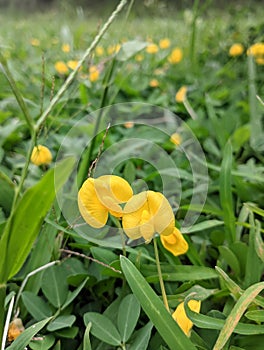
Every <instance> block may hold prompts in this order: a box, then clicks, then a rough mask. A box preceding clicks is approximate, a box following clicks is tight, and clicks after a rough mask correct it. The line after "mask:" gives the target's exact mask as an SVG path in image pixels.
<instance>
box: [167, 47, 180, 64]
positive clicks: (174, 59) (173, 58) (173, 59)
mask: <svg viewBox="0 0 264 350" xmlns="http://www.w3.org/2000/svg"><path fill="white" fill-rule="evenodd" d="M182 57H183V53H182V50H181V49H180V48H178V47H176V48H175V49H173V50H172V52H171V54H170V55H169V56H168V61H169V63H171V64H177V63H179V62H181V60H182Z"/></svg>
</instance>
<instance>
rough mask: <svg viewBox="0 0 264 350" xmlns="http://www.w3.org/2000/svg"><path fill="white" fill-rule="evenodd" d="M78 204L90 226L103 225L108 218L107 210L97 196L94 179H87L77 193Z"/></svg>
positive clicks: (98, 226) (97, 226)
mask: <svg viewBox="0 0 264 350" xmlns="http://www.w3.org/2000/svg"><path fill="white" fill-rule="evenodd" d="M78 206H79V210H80V213H81V215H82V217H83V218H84V220H85V221H86V222H87V224H89V225H90V226H92V227H95V228H100V227H103V226H104V225H105V224H106V222H107V219H108V210H107V208H106V207H105V206H104V205H103V204H102V203H101V201H100V200H99V199H98V197H97V192H96V190H95V180H94V179H91V178H89V179H87V180H86V181H85V182H84V183H83V185H82V187H81V188H80V190H79V193H78Z"/></svg>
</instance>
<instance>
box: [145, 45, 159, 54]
mask: <svg viewBox="0 0 264 350" xmlns="http://www.w3.org/2000/svg"><path fill="white" fill-rule="evenodd" d="M158 51H159V47H158V45H156V44H153V43H151V44H149V45H148V46H147V47H146V52H147V53H150V54H155V53H157V52H158Z"/></svg>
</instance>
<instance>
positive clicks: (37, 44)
mask: <svg viewBox="0 0 264 350" xmlns="http://www.w3.org/2000/svg"><path fill="white" fill-rule="evenodd" d="M30 44H31V45H32V46H39V45H40V41H39V39H36V38H32V39H31V40H30Z"/></svg>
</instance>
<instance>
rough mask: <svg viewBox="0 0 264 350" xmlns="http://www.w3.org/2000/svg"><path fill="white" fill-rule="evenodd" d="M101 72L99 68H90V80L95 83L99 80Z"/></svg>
mask: <svg viewBox="0 0 264 350" xmlns="http://www.w3.org/2000/svg"><path fill="white" fill-rule="evenodd" d="M99 76H100V71H99V69H98V68H97V66H91V67H90V68H89V80H90V81H91V82H92V83H93V82H95V81H97V80H98V79H99Z"/></svg>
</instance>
